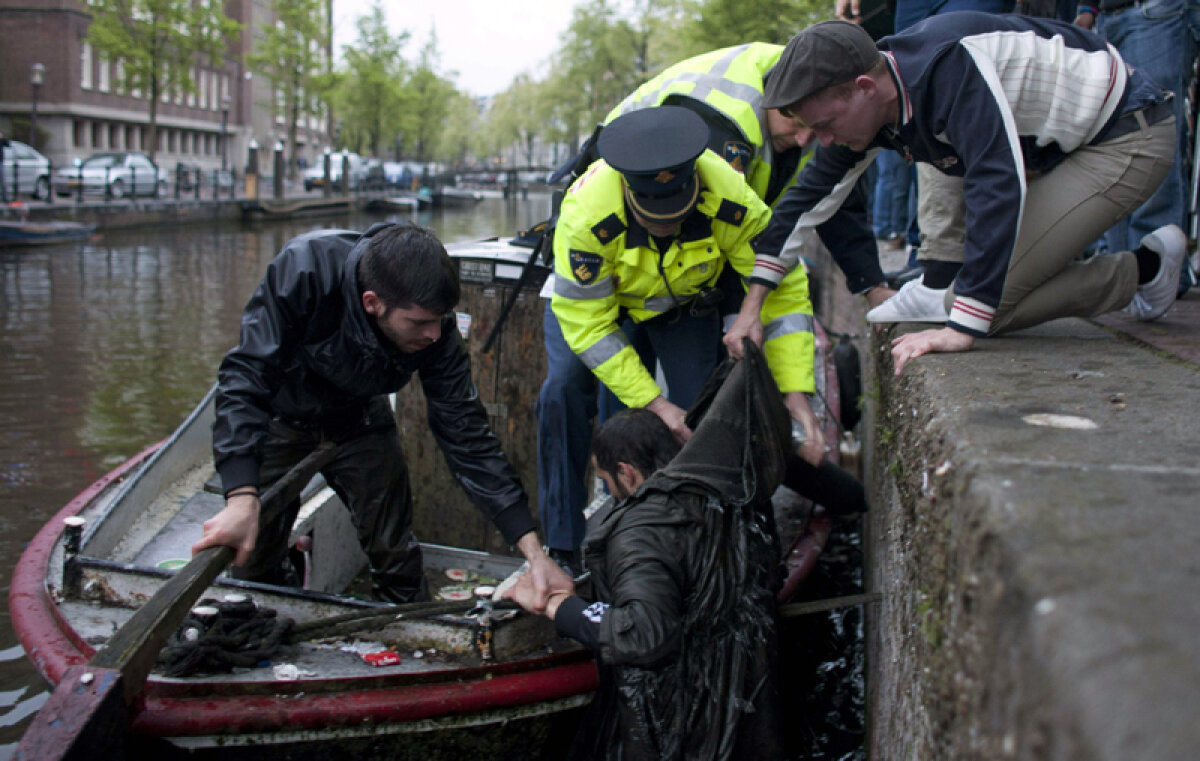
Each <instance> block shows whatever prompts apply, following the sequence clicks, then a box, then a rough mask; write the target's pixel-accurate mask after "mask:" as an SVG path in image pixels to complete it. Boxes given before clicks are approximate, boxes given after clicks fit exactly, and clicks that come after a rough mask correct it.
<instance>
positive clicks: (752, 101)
mask: <svg viewBox="0 0 1200 761" xmlns="http://www.w3.org/2000/svg"><path fill="white" fill-rule="evenodd" d="M782 52H783V46H782V45H770V44H767V43H765V42H751V43H749V44H746V45H737V46H735V47H731V48H723V49H721V50H714V51H711V52H709V53H704V54H703V55H698V56H695V57H694V58H688V59H686V60H683V61H680V62H679V63H676V64H675V65H673V66H671V67H669V68H667V69H666V70H664V71H663V72H662V73H661V74H659V75H658V76H657V77H654V78H653V79H651V80H650V81H648V82H646V83H645V84H643V85H642V86H641V87H639V88H638V89H637V90H634V92H633V93H632V94H631V95H629V97H627V98H625V100H623V101H621V102H620V103H618V104H617V107H616V108H614V109H613V110H612V111H611V112H609V114H608V116H606V117H605V118H604V123H605V124H607V123H609V122H611V121H612V120H613V119H616V118H617V117H618V116H620V115H621V114H624V113H627V112H629V111H636V110H638V109H640V108H651V107H653V106H659V105H662V103H663V102H664V101H665V100H667V98H683V97H686V98H691V99H693V100H697V101H700V102H702V103H705V104H706V105H708V106H709V107H711V108H713V109H715V110H716V111H719V112H720V113H722V114H724V115H725V116H726V117H727V118H728V119H729V120H730V121H732V122H733V123H734V124H736V125H737V127H738V129H739V130H741V133H742V136H743V137H744V138H745V140H746V142H747V143H749V144H750V146H751V148H752V149H753V151H754V157H753V159H752V160H751V161H750V165H749V167H746V168H744V170H745V176H746V182H748V183H750V187H752V188H754V192H755V193H757V194H758V197H759V198H762V199H764V200H767V189H768V186H769V184H770V181H771V163H772V160H773V156H774V150H773V149H772V147H771V137H770V135H769V134H768V132H767V125H766V118H765V116H764V113H763V110H762V109H761V108H760V106H759V103H760V102H761V101H762V94H763V80H764V78H765V77H766V76H767V74H768V73H769V72H770V71H771V69H772V68H774V67H775V64H776V62H778V61H779V56H780V54H781V53H782ZM809 155H811V151H810V152H809ZM805 158H807V156H805ZM803 164H804V160H803V159H802V160H801V161H800V162H799V166H797V168H796V173H797V174H798V173H799V171H800V166H802V165H803ZM735 168H736V167H735ZM739 169H742V168H739ZM794 180H795V175H793V176H792V177H791V179H789V181H788V182H787V183H786V184H785V185H784V187H786V186H788V185H791V184H792V181H794ZM772 200H775V199H772ZM772 205H773V204H772Z"/></svg>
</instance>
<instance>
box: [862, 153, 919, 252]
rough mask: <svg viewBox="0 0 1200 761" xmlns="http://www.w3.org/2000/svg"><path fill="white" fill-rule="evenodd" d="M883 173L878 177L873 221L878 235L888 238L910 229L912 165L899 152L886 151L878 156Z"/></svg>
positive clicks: (876, 160) (877, 161)
mask: <svg viewBox="0 0 1200 761" xmlns="http://www.w3.org/2000/svg"><path fill="white" fill-rule="evenodd" d="M875 166H877V167H878V168H879V175H878V177H877V178H876V180H875V198H874V201H873V203H872V205H871V222H872V226H873V227H874V230H875V237H876V238H879V239H881V240H887V239H890V238H893V237H895V236H897V235H904V234H905V232H906V231H907V230H908V223H909V213H908V207H909V203H908V197H909V186H910V185H912V167H910V166H909V165H908V164H907V163H906V162H905V161H904V159H903V158H902V157H901V156H900V154H898V153H896V152H895V151H883V152H882V153H880V154H879V157H878V158H877V159H875Z"/></svg>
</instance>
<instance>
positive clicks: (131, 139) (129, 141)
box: [125, 125, 138, 151]
mask: <svg viewBox="0 0 1200 761" xmlns="http://www.w3.org/2000/svg"><path fill="white" fill-rule="evenodd" d="M136 138H137V128H136V127H134V126H133V125H129V126H128V127H126V128H125V150H127V151H136V150H137V149H138V146H137V139H136Z"/></svg>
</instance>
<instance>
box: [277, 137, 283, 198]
mask: <svg viewBox="0 0 1200 761" xmlns="http://www.w3.org/2000/svg"><path fill="white" fill-rule="evenodd" d="M283 172H284V166H283V143H281V142H279V141H276V142H275V197H276V198H283Z"/></svg>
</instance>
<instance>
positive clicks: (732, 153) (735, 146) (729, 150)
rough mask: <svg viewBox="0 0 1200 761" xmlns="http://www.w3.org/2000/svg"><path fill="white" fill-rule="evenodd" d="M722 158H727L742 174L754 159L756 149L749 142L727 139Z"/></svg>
mask: <svg viewBox="0 0 1200 761" xmlns="http://www.w3.org/2000/svg"><path fill="white" fill-rule="evenodd" d="M721 158H723V159H725V161H727V162H728V163H729V165H730V166H732V167H733V168H734V169H736V170H738V171H739V172H741V173H742V174H745V173H746V170H747V169H749V168H750V162H751V161H753V160H754V149H753V148H751V147H750V144H749V143H745V142H742V141H741V140H726V141H725V146H724V149H723V150H722V151H721Z"/></svg>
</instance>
